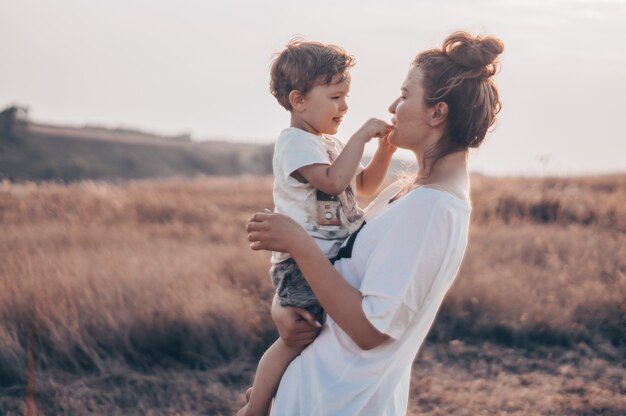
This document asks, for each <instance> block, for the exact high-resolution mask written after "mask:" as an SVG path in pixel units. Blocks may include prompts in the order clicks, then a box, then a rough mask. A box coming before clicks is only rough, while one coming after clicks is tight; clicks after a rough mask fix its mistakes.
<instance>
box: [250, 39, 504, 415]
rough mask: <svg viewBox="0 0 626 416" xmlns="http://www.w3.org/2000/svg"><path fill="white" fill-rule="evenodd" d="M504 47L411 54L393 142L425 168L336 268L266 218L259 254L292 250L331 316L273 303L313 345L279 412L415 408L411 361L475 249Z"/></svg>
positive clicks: (396, 106)
mask: <svg viewBox="0 0 626 416" xmlns="http://www.w3.org/2000/svg"><path fill="white" fill-rule="evenodd" d="M503 49H504V48H503V44H502V42H501V41H500V40H498V39H496V38H493V37H486V38H480V37H474V36H471V35H469V34H467V33H464V32H457V33H453V34H452V35H450V36H449V37H448V38H447V39H446V40H445V41H444V43H443V46H442V47H441V48H437V49H431V50H427V51H425V52H422V53H420V54H419V55H418V56H417V57H416V58H415V60H414V61H413V63H412V65H411V67H410V70H409V73H408V75H407V78H406V80H405V81H404V83H403V84H402V87H401V96H400V97H398V98H397V99H396V100H395V101H394V102H393V103H392V104H391V106H390V107H389V112H390V113H391V114H393V117H392V124H393V130H392V132H391V133H390V134H389V136H388V137H387V140H388V141H389V143H390V144H391V145H393V146H396V147H400V148H403V149H408V150H411V151H413V153H414V154H415V157H416V160H417V163H418V166H419V171H418V173H417V175H416V177H415V178H414V179H413V180H411V181H410V182H408V183H402V182H396V183H394V184H392V185H390V186H389V187H388V188H386V189H385V190H383V191H382V192H381V193H380V194H379V195H378V197H377V198H376V199H375V200H374V201H373V202H372V203H371V204H370V205H369V206H368V207H367V208H366V213H365V218H366V225H365V226H364V227H363V228H362V229H361V230H360V231H359V233H358V235H353V236H352V238H350V239H349V240H348V241H347V242H346V244H345V246H344V249H343V250H342V253H341V256H340V257H341V258H339V259H338V260H337V261H335V263H334V266H333V265H331V263H330V262H329V261H328V260H327V259H326V258H325V257H324V255H323V254H322V253H321V251H320V250H319V249H318V248H317V246H316V245H315V243H314V242H313V240H312V239H311V237H309V235H308V234H307V233H306V232H305V231H304V230H303V229H302V228H301V227H300V226H298V225H297V224H296V223H294V222H293V221H292V220H291V219H290V218H288V217H286V216H282V215H279V214H271V213H257V214H255V215H253V216H252V218H251V219H250V222H249V224H248V238H249V240H250V241H251V244H250V247H251V248H252V249H253V250H274V251H284V252H289V253H290V254H291V255H292V257H293V258H294V259H295V260H296V262H297V263H298V265H299V266H300V269H301V270H302V273H303V274H304V277H305V278H306V279H307V281H308V283H309V284H310V286H311V288H312V289H313V291H314V292H315V295H316V296H317V298H318V299H319V301H320V303H321V304H322V306H323V307H324V309H325V310H326V311H327V313H328V317H329V318H328V319H327V321H326V323H325V324H324V327H323V328H322V330H321V332H320V333H319V336H317V338H315V336H316V331H317V328H316V326H315V325H314V322H313V318H312V316H310V314H308V313H307V312H306V311H302V310H298V309H295V308H283V307H281V306H280V305H278V303H277V302H274V305H273V306H272V316H273V318H274V321H275V322H276V325H277V327H278V330H279V332H280V334H281V337H283V339H284V340H285V341H286V342H288V343H292V344H294V345H298V344H306V343H309V342H311V341H312V340H313V339H314V341H313V342H312V343H311V345H309V346H308V347H307V348H306V349H305V350H304V351H303V352H302V354H301V355H300V356H299V357H298V358H296V359H295V360H294V361H293V362H292V363H291V365H290V366H289V368H288V369H287V371H286V372H285V374H284V376H283V378H282V380H281V383H280V386H279V388H278V392H277V395H276V399H275V402H274V406H273V409H272V414H273V415H324V416H328V415H400V414H406V411H407V404H408V392H409V381H410V373H411V365H412V362H413V360H414V358H415V355H416V354H417V351H418V349H419V347H420V345H421V344H422V342H423V341H424V338H425V337H426V334H427V332H428V330H429V328H430V326H431V325H432V323H433V321H434V319H435V315H436V313H437V310H438V308H439V306H440V304H441V302H442V300H443V297H444V295H445V294H446V292H447V290H448V289H449V287H450V285H451V284H452V282H453V280H454V278H455V276H456V274H457V272H458V269H459V266H460V264H461V260H462V258H463V254H464V252H465V247H466V245H467V234H468V226H469V218H470V209H471V208H470V201H469V176H468V171H467V155H468V149H469V148H471V147H478V146H479V145H480V143H481V142H482V141H483V139H484V137H485V135H486V133H487V130H488V129H489V127H490V126H492V125H493V123H494V122H495V116H496V114H497V113H498V111H499V109H500V102H499V98H498V92H497V89H496V87H495V85H494V83H493V80H492V79H491V77H492V76H493V75H494V74H495V72H496V65H497V57H498V55H499V54H501V53H502V51H503Z"/></svg>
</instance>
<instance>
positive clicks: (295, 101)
mask: <svg viewBox="0 0 626 416" xmlns="http://www.w3.org/2000/svg"><path fill="white" fill-rule="evenodd" d="M289 104H291V108H293V109H294V110H295V111H297V112H302V111H304V109H305V108H306V107H305V105H304V94H302V93H301V92H300V91H298V90H291V92H290V93H289Z"/></svg>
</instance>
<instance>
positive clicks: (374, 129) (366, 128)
mask: <svg viewBox="0 0 626 416" xmlns="http://www.w3.org/2000/svg"><path fill="white" fill-rule="evenodd" d="M391 128H392V126H391V125H390V124H387V123H385V122H384V121H383V120H380V119H377V118H370V119H369V120H367V121H366V122H365V124H363V126H362V127H361V128H360V129H359V130H358V131H357V133H356V134H358V135H359V136H360V137H362V138H363V139H364V140H365V142H366V143H367V142H369V141H370V140H371V139H372V138H374V137H385V136H386V135H387V133H389V132H390V131H391Z"/></svg>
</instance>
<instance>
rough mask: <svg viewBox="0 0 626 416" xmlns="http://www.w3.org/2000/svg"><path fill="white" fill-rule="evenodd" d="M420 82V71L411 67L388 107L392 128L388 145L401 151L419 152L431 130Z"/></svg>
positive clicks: (421, 77)
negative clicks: (397, 93)
mask: <svg viewBox="0 0 626 416" xmlns="http://www.w3.org/2000/svg"><path fill="white" fill-rule="evenodd" d="M422 80H423V75H422V71H421V70H420V69H419V68H418V67H416V66H412V67H411V69H410V70H409V74H408V75H407V77H406V79H405V80H404V83H403V84H402V87H401V89H400V96H399V97H398V98H396V99H395V101H394V102H393V103H391V105H390V106H389V112H390V113H391V114H393V117H392V119H391V124H393V126H394V128H393V130H392V132H391V134H390V136H389V143H391V144H393V145H394V146H397V147H400V148H402V149H409V150H420V149H421V148H422V147H423V144H424V141H425V139H426V137H428V133H429V132H430V130H431V128H430V125H429V124H428V122H427V121H428V119H429V112H428V107H427V106H426V104H425V102H424V89H423V88H422Z"/></svg>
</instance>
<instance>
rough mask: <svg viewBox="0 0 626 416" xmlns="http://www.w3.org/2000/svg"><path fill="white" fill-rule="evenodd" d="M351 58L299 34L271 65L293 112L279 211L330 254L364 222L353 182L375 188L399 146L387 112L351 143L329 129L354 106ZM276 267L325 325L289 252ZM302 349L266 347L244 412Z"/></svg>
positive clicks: (256, 406) (279, 173) (280, 292)
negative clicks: (366, 160) (370, 153)
mask: <svg viewBox="0 0 626 416" xmlns="http://www.w3.org/2000/svg"><path fill="white" fill-rule="evenodd" d="M353 65H354V58H353V57H352V56H350V55H348V54H347V53H346V52H345V51H344V50H343V49H341V48H339V47H337V46H333V45H324V44H321V43H317V42H305V41H299V40H296V41H292V42H290V43H289V44H288V45H287V47H286V48H285V50H283V51H282V53H281V54H280V55H279V56H278V57H277V58H276V59H275V60H274V62H273V64H272V67H271V83H270V89H271V92H272V95H274V96H275V97H276V99H277V100H278V102H279V103H280V105H282V106H283V107H284V108H285V109H287V110H288V111H289V112H290V113H291V123H290V127H288V128H287V129H285V130H283V131H282V132H281V134H280V136H279V137H278V139H277V141H276V145H275V148H274V160H273V170H274V189H273V197H274V205H275V212H279V213H282V214H285V215H288V216H290V217H291V218H293V219H294V220H295V221H296V222H298V223H299V224H300V225H302V227H303V228H304V229H305V230H307V232H308V233H309V234H310V235H311V236H312V237H313V238H314V239H315V241H316V242H317V244H318V246H319V247H320V249H321V250H322V251H323V252H324V253H325V254H326V255H327V256H328V257H329V258H332V257H333V256H335V255H336V254H337V252H338V250H339V247H340V246H341V244H342V243H343V241H344V240H345V239H346V238H347V237H348V236H349V235H350V233H353V232H355V231H356V230H358V229H359V228H360V226H361V225H362V223H363V218H362V217H363V215H362V211H361V210H360V209H359V208H358V207H357V202H356V196H355V193H354V189H355V186H356V190H357V192H358V193H359V195H363V196H371V195H373V194H374V193H376V191H377V190H378V189H379V187H380V185H381V184H382V182H383V180H384V179H385V176H386V174H387V170H388V168H389V163H390V161H391V156H392V155H393V152H394V151H395V147H393V146H392V145H390V144H388V142H387V141H386V135H387V133H389V131H390V129H391V126H390V125H388V124H387V123H385V122H384V121H382V120H377V119H370V120H368V121H367V122H366V123H365V124H364V125H363V126H362V127H361V128H360V129H359V130H358V131H357V132H356V133H354V135H353V136H352V137H351V138H350V140H349V141H348V142H347V143H346V144H345V146H344V145H343V144H342V143H341V142H340V141H339V140H337V139H336V138H334V137H333V136H331V135H333V134H335V133H337V129H338V127H339V124H340V123H341V121H342V118H343V116H344V115H345V114H346V112H347V110H348V105H347V103H346V97H347V96H348V92H349V90H350V74H349V69H350V68H351V67H352V66H353ZM374 137H379V138H380V140H379V147H378V150H377V152H376V153H375V155H374V157H373V159H372V161H371V163H370V164H369V165H368V166H367V167H366V168H363V167H362V166H361V164H360V160H361V157H362V156H363V149H364V146H365V144H366V143H367V142H369V141H370V140H371V139H372V138H374ZM270 274H271V276H272V283H273V284H274V286H275V287H276V291H277V296H278V299H279V301H280V303H281V305H283V306H286V305H289V306H295V307H298V308H303V309H306V310H308V311H309V312H311V313H312V314H313V315H314V316H315V317H316V320H317V324H318V325H319V326H320V327H321V324H322V323H323V322H324V320H325V316H324V310H323V308H322V306H321V305H320V304H319V302H318V301H317V299H316V298H315V295H314V294H313V292H312V291H311V288H310V287H309V285H308V284H307V282H306V280H305V279H304V277H303V276H302V273H301V272H300V270H299V268H298V265H297V264H296V263H295V261H294V260H293V259H292V258H291V257H290V256H289V254H288V253H279V252H274V253H273V254H272V268H271V270H270ZM301 351H302V348H295V347H290V346H288V345H286V344H285V343H284V342H283V340H282V339H280V338H279V339H278V340H277V341H276V342H275V343H274V344H273V345H272V346H271V347H270V348H269V349H268V350H267V351H266V352H265V354H264V355H263V357H262V358H261V360H260V362H259V366H258V369H257V373H256V376H255V378H254V384H253V386H252V391H251V395H250V399H249V402H248V404H247V405H246V406H245V407H244V408H242V409H241V410H240V411H239V412H238V414H237V415H238V416H243V415H266V414H267V412H268V407H269V404H270V402H271V400H272V397H273V395H274V393H275V391H276V389H277V387H278V384H279V382H280V379H281V377H282V375H283V373H284V371H285V370H286V369H287V366H288V365H289V363H290V362H291V361H292V360H293V359H294V358H295V357H297V356H298V355H299V354H300V352H301Z"/></svg>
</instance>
